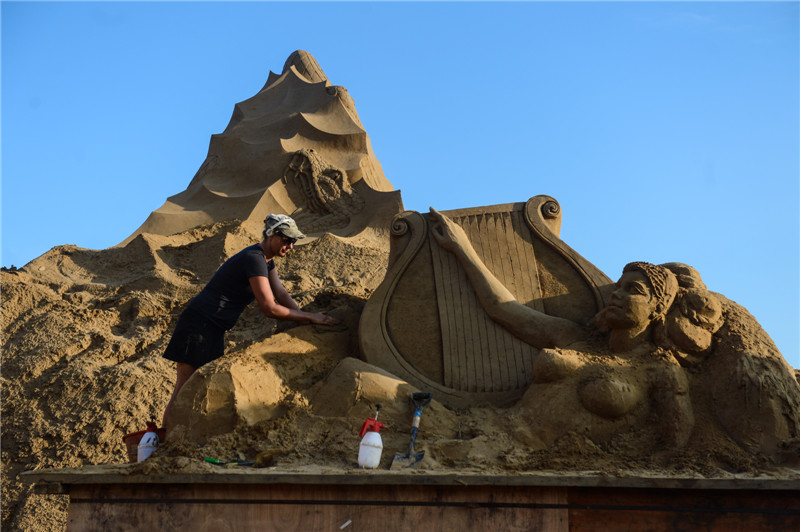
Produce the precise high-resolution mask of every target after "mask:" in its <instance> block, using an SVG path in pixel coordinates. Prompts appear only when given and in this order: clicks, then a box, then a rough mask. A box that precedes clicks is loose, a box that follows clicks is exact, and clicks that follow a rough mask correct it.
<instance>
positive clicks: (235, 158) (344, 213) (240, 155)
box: [123, 50, 402, 244]
mask: <svg viewBox="0 0 800 532" xmlns="http://www.w3.org/2000/svg"><path fill="white" fill-rule="evenodd" d="M392 190H393V187H392V184H391V183H390V182H389V181H388V180H387V179H386V177H384V175H383V170H382V168H381V165H380V163H379V162H378V160H377V159H376V157H375V154H374V153H373V152H372V147H371V144H370V140H369V137H368V136H367V133H366V131H365V130H364V126H363V125H362V124H361V121H360V120H359V118H358V113H357V112H356V108H355V103H354V102H353V99H352V98H351V97H350V95H349V94H348V92H347V89H345V88H344V87H339V86H334V85H331V83H330V81H329V80H328V78H327V76H326V75H325V73H324V72H323V71H322V69H321V68H320V66H319V64H318V63H317V61H316V60H315V59H314V58H313V57H312V56H311V54H309V53H308V52H305V51H302V50H298V51H296V52H294V53H293V54H291V55H290V56H289V58H288V59H287V60H286V63H285V65H284V67H283V71H282V72H281V74H280V75H277V74H275V73H274V72H270V74H269V77H268V79H267V83H266V84H265V85H264V87H263V88H262V89H261V90H260V91H259V92H258V93H257V94H256V95H255V96H253V97H252V98H250V99H248V100H245V101H243V102H240V103H238V104H236V106H235V107H234V111H233V116H232V117H231V121H230V123H229V124H228V127H227V128H225V131H224V132H222V133H221V134H218V135H212V137H211V143H210V146H209V149H208V156H207V157H206V160H205V161H204V162H203V164H202V165H201V166H200V169H199V170H198V171H197V174H196V175H195V176H194V178H193V179H192V181H191V183H189V186H188V187H187V189H186V190H184V191H183V192H181V193H179V194H176V195H175V196H172V197H170V198H169V199H167V201H166V202H165V203H164V205H162V206H161V207H159V208H158V209H157V210H155V211H153V212H152V213H151V214H150V216H149V217H148V218H147V220H146V221H145V222H144V224H142V226H141V227H139V229H137V230H136V231H135V232H134V233H133V234H132V235H131V236H130V237H128V238H127V239H126V240H125V241H124V242H123V244H126V243H127V242H129V241H130V240H132V239H133V238H134V237H135V236H136V235H138V234H141V233H151V234H157V235H172V234H176V233H180V232H182V231H186V230H188V229H191V228H193V227H197V226H200V225H203V224H209V223H214V222H222V221H228V220H240V221H241V222H242V223H243V225H244V226H245V228H247V229H249V230H250V231H251V232H253V233H258V232H259V231H260V225H261V222H262V221H263V220H264V218H265V217H266V215H267V214H269V213H283V214H291V215H292V216H293V217H294V218H295V220H296V221H297V222H298V225H299V226H300V228H301V229H302V230H303V231H304V232H305V233H307V234H315V233H317V234H318V233H322V232H330V233H334V234H337V235H341V236H350V235H353V234H356V233H358V232H360V231H361V230H362V229H364V227H367V226H368V225H380V226H385V225H387V220H388V219H389V218H391V216H392V215H394V214H395V213H397V212H399V211H401V210H402V208H401V204H400V195H399V193H396V192H391V191H392Z"/></svg>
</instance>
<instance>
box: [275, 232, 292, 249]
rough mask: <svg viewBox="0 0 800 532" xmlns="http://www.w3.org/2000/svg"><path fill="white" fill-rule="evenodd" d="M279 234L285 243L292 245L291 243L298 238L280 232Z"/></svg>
mask: <svg viewBox="0 0 800 532" xmlns="http://www.w3.org/2000/svg"><path fill="white" fill-rule="evenodd" d="M278 236H279V237H281V239H282V240H283V243H284V244H286V245H287V246H291V245H293V244H295V243H297V239H296V238H292V237H289V236H285V235H282V234H281V233H278Z"/></svg>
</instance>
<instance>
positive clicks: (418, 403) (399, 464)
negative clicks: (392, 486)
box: [389, 392, 431, 469]
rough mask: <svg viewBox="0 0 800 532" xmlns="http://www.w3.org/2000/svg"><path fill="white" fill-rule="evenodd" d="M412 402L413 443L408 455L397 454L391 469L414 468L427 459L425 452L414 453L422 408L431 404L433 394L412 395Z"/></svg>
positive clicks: (410, 445)
mask: <svg viewBox="0 0 800 532" xmlns="http://www.w3.org/2000/svg"><path fill="white" fill-rule="evenodd" d="M411 402H412V403H413V404H414V418H413V420H412V422H411V443H409V445H408V454H401V453H395V455H394V460H393V461H392V465H391V467H390V468H389V469H403V468H406V467H414V465H416V464H417V463H419V461H420V460H422V459H423V458H424V457H425V451H422V452H421V453H414V442H415V441H416V439H417V432H418V431H419V420H420V418H421V417H422V408H423V407H425V406H427V405H428V403H430V402H431V394H430V393H422V392H417V393H412V394H411Z"/></svg>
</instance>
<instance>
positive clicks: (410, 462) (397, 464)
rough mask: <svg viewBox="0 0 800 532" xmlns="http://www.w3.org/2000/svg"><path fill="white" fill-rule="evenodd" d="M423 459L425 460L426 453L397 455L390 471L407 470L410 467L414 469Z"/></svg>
mask: <svg viewBox="0 0 800 532" xmlns="http://www.w3.org/2000/svg"><path fill="white" fill-rule="evenodd" d="M423 458H425V451H422V452H421V453H410V454H400V453H396V454H395V455H394V460H392V465H391V467H390V468H389V469H390V470H396V469H405V468H408V467H414V466H415V465H417V464H418V463H419V462H420V461H421V460H422V459H423Z"/></svg>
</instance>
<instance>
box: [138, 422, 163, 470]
mask: <svg viewBox="0 0 800 532" xmlns="http://www.w3.org/2000/svg"><path fill="white" fill-rule="evenodd" d="M156 449H158V429H157V428H156V424H155V423H153V422H152V421H148V422H147V432H145V433H144V436H142V439H141V440H139V447H137V448H136V461H137V462H142V461H144V460H147V459H148V458H150V455H151V454H153V451H155V450H156Z"/></svg>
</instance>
